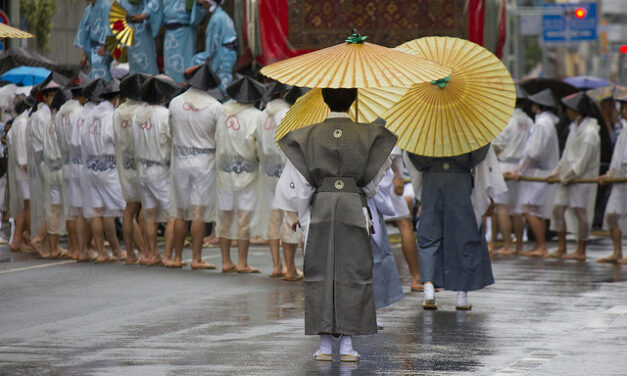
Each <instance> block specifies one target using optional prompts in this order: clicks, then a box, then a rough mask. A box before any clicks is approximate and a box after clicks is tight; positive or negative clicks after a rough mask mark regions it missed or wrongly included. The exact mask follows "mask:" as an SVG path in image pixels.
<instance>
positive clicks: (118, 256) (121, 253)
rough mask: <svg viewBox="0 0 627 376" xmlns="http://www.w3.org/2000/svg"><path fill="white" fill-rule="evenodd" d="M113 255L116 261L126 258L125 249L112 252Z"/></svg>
mask: <svg viewBox="0 0 627 376" xmlns="http://www.w3.org/2000/svg"><path fill="white" fill-rule="evenodd" d="M113 257H115V259H116V260H117V261H123V260H125V259H126V251H122V250H120V251H118V252H117V253H116V252H113Z"/></svg>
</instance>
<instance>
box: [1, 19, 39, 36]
mask: <svg viewBox="0 0 627 376" xmlns="http://www.w3.org/2000/svg"><path fill="white" fill-rule="evenodd" d="M0 38H35V36H34V35H33V34H31V33H28V32H26V31H22V30H20V29H18V28H15V27H13V26H9V25H7V24H3V23H0Z"/></svg>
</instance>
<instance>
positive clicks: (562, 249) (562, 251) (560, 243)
mask: <svg viewBox="0 0 627 376" xmlns="http://www.w3.org/2000/svg"><path fill="white" fill-rule="evenodd" d="M565 214H566V206H565V205H555V206H554V207H553V218H555V229H556V232H557V249H556V250H554V251H553V252H551V253H550V254H549V255H548V256H547V257H550V258H562V257H563V256H564V255H566V220H565V218H564V217H565Z"/></svg>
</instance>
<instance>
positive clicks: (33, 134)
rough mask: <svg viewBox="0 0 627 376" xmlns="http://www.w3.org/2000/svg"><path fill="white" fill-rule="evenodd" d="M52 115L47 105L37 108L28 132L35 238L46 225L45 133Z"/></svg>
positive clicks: (32, 217) (32, 234) (32, 222)
mask: <svg viewBox="0 0 627 376" xmlns="http://www.w3.org/2000/svg"><path fill="white" fill-rule="evenodd" d="M51 117H52V113H51V112H50V107H48V105H46V104H45V103H40V104H39V105H38V106H37V111H35V112H34V113H33V114H32V115H31V120H30V126H29V131H28V142H29V144H30V153H29V166H28V173H29V185H30V201H31V236H33V237H34V236H35V234H37V233H38V232H39V230H40V229H41V227H42V226H43V224H44V219H45V215H46V212H45V210H44V208H45V196H46V195H45V187H44V184H45V183H44V175H45V171H44V170H45V168H46V167H45V165H44V152H43V148H44V143H43V141H44V132H46V129H47V127H48V126H49V124H50V118H51Z"/></svg>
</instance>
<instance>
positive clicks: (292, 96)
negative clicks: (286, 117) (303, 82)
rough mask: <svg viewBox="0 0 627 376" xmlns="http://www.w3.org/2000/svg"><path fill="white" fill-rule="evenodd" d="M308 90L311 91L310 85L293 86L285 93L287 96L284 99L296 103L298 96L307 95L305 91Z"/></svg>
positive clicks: (291, 103)
mask: <svg viewBox="0 0 627 376" xmlns="http://www.w3.org/2000/svg"><path fill="white" fill-rule="evenodd" d="M308 91H309V88H308V87H299V86H292V87H291V88H290V89H289V90H288V91H287V93H285V97H283V99H285V101H286V102H287V103H289V104H290V105H293V104H294V103H296V100H297V99H298V98H300V97H301V96H303V95H305V93H306V92H308Z"/></svg>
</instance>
